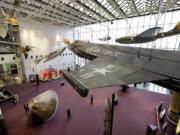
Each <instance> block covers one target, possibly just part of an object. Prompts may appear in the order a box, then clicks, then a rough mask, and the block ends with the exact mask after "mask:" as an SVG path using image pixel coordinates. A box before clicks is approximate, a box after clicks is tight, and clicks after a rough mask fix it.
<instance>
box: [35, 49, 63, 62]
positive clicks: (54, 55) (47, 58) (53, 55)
mask: <svg viewBox="0 0 180 135" xmlns="http://www.w3.org/2000/svg"><path fill="white" fill-rule="evenodd" d="M65 49H66V47H63V48H60V49H57V50H56V51H54V52H51V53H49V54H48V55H45V56H44V57H42V58H39V59H35V61H34V62H35V63H36V64H39V63H40V62H41V61H42V60H44V62H48V61H50V60H52V59H54V58H55V57H57V56H59V55H60V54H62V53H63V52H64V50H65Z"/></svg>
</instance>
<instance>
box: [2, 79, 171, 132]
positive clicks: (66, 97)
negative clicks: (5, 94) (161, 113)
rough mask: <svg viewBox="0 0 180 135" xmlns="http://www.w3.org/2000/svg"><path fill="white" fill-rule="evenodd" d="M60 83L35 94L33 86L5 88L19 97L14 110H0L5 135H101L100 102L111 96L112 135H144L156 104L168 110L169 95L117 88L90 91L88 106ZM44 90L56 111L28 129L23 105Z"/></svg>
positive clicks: (45, 85) (7, 107)
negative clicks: (55, 100)
mask: <svg viewBox="0 0 180 135" xmlns="http://www.w3.org/2000/svg"><path fill="white" fill-rule="evenodd" d="M61 80H63V79H60V80H55V81H52V82H47V83H41V85H40V86H39V88H38V90H37V89H36V88H35V84H33V83H27V84H23V85H16V86H13V87H10V88H8V90H9V91H11V92H12V93H14V94H18V95H19V102H18V103H17V105H16V107H13V105H12V104H8V105H5V106H3V107H2V112H3V115H4V117H5V120H6V124H7V128H8V131H9V135H102V131H103V118H104V101H105V99H106V97H107V96H110V97H111V94H112V93H114V92H116V93H118V95H119V104H118V105H117V106H115V110H114V124H113V135H145V132H146V126H147V124H149V123H151V124H156V119H155V118H156V117H155V106H156V104H158V103H159V102H160V101H161V100H162V101H164V103H165V105H166V107H168V106H169V103H170V96H169V95H163V94H157V93H154V92H149V91H144V90H139V89H135V88H129V89H128V90H127V92H126V93H123V92H122V91H121V87H118V86H117V87H109V88H98V89H96V90H91V91H90V92H89V95H90V94H91V93H92V94H93V95H94V104H93V105H91V104H90V98H89V96H88V97H87V98H82V97H80V96H79V95H78V94H77V93H76V92H75V90H74V89H73V88H72V87H71V86H70V85H69V84H68V83H67V82H66V81H65V80H64V81H65V86H63V87H60V81H61ZM45 90H55V91H56V93H57V94H58V97H59V106H58V110H57V112H56V114H55V116H54V117H53V118H52V119H51V120H50V121H47V122H45V123H43V124H41V125H39V126H37V127H34V128H31V127H30V126H29V125H28V121H27V117H26V115H25V112H24V108H23V105H24V104H27V103H28V101H29V100H30V99H31V98H33V97H34V96H36V95H38V94H40V93H42V92H43V91H45ZM67 108H69V109H70V110H71V113H72V119H70V120H66V109H67ZM170 134H171V133H170V130H169V129H168V135H170Z"/></svg>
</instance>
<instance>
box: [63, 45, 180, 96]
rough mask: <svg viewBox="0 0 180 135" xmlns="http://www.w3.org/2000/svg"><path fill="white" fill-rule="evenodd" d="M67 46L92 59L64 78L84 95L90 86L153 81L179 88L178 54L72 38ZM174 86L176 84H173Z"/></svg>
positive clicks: (66, 74) (179, 62) (175, 88)
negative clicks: (73, 39)
mask: <svg viewBox="0 0 180 135" xmlns="http://www.w3.org/2000/svg"><path fill="white" fill-rule="evenodd" d="M68 48H69V49H70V50H71V51H73V52H74V53H75V54H77V55H78V56H80V57H83V58H86V59H89V60H92V61H90V62H89V63H88V64H86V65H85V66H84V67H82V68H80V69H79V70H77V71H75V72H74V73H69V72H67V71H64V70H62V71H61V73H62V74H63V75H64V77H65V79H66V80H67V81H68V82H69V83H70V84H71V85H72V86H73V87H74V88H75V90H76V91H77V92H78V93H79V94H80V95H81V96H83V97H85V96H87V95H88V91H89V89H92V88H98V87H108V86H115V85H121V86H123V87H124V88H125V86H126V85H128V84H135V83H142V82H153V83H159V84H162V85H163V84H165V85H166V84H168V83H169V84H168V86H167V87H170V85H171V84H173V85H171V86H173V90H177V91H179V86H177V85H176V84H179V82H178V81H177V80H180V70H179V67H180V53H179V52H176V51H165V50H158V49H156V50H154V49H153V50H152V49H148V48H135V47H124V46H117V45H105V44H95V43H89V42H85V41H75V42H74V43H72V44H71V45H69V46H68ZM175 86H177V87H175Z"/></svg>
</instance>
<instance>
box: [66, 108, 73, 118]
mask: <svg viewBox="0 0 180 135" xmlns="http://www.w3.org/2000/svg"><path fill="white" fill-rule="evenodd" d="M66 112H67V120H68V119H70V118H72V116H71V111H70V109H67V110H66Z"/></svg>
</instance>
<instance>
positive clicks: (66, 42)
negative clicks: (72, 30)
mask: <svg viewBox="0 0 180 135" xmlns="http://www.w3.org/2000/svg"><path fill="white" fill-rule="evenodd" d="M63 42H64V43H65V44H66V45H70V44H71V42H70V41H69V40H68V39H65V38H64V37H63Z"/></svg>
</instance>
